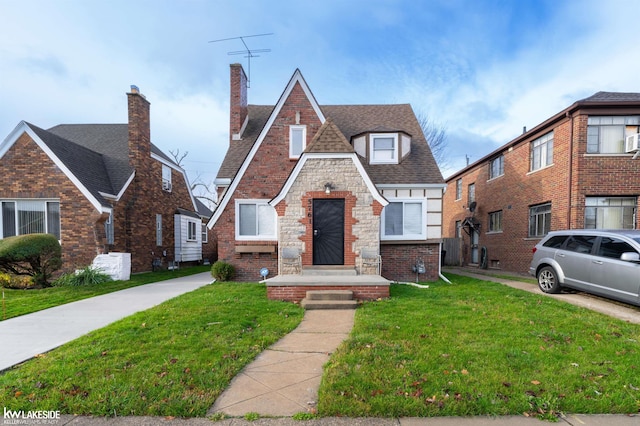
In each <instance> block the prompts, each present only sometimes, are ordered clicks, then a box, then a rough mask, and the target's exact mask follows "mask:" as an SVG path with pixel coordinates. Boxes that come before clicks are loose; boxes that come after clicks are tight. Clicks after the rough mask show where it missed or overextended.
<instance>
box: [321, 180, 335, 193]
mask: <svg viewBox="0 0 640 426" xmlns="http://www.w3.org/2000/svg"><path fill="white" fill-rule="evenodd" d="M332 189H336V188H335V187H334V186H333V185H332V184H331V183H330V182H327V183H325V184H324V193H325V194H327V195H329V194H331V190H332Z"/></svg>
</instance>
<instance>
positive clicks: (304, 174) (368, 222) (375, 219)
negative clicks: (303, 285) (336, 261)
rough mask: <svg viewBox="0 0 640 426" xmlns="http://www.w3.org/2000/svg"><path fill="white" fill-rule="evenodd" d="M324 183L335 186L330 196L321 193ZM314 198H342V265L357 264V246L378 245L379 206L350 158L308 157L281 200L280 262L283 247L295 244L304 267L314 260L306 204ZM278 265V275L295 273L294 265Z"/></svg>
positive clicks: (308, 208) (380, 207)
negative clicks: (343, 231) (343, 213)
mask: <svg viewBox="0 0 640 426" xmlns="http://www.w3.org/2000/svg"><path fill="white" fill-rule="evenodd" d="M326 182H330V183H331V184H332V185H333V186H334V187H335V189H334V190H332V191H331V194H329V195H327V194H325V192H324V184H325V183H326ZM313 198H345V253H344V254H345V265H348V266H355V265H357V254H358V253H359V250H360V248H362V247H378V245H379V243H380V241H379V235H380V213H381V211H382V206H381V205H380V203H378V202H377V201H374V199H373V196H372V195H371V193H370V191H369V188H368V187H367V185H366V184H365V182H364V180H363V178H362V176H361V175H360V173H359V171H358V169H357V168H356V166H355V164H354V163H353V160H352V159H350V158H310V159H308V160H307V162H306V163H305V165H304V167H303V169H302V170H301V171H300V173H299V174H298V176H297V177H296V180H295V182H294V183H293V185H292V186H291V188H290V190H289V193H288V194H287V196H286V197H285V200H284V201H283V202H281V204H282V203H285V205H286V208H285V209H284V211H283V213H284V215H282V214H281V213H279V215H280V217H279V230H278V232H279V241H280V253H279V259H278V260H279V261H280V260H281V259H280V256H281V253H282V248H283V247H296V248H298V249H300V251H301V253H302V264H303V266H305V265H311V264H312V263H313V253H312V251H313V246H312V240H313V236H312V232H313V230H312V226H310V225H312V224H311V222H312V220H313V219H312V218H313V212H312V205H308V204H310V203H311V201H312V199H313ZM278 207H280V206H278ZM277 210H278V211H279V212H280V211H282V209H277ZM349 229H350V230H351V232H349ZM279 264H280V274H281V275H286V274H295V273H296V271H295V269H294V267H292V266H288V265H282V262H279ZM372 271H373V268H372ZM364 272H365V273H375V272H371V271H364Z"/></svg>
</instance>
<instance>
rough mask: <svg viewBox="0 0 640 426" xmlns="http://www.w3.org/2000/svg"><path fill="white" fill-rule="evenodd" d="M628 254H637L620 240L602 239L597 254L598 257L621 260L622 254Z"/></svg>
mask: <svg viewBox="0 0 640 426" xmlns="http://www.w3.org/2000/svg"><path fill="white" fill-rule="evenodd" d="M626 252H633V253H637V251H636V250H635V249H634V248H633V247H631V246H630V245H629V244H627V243H625V242H624V241H622V240H620V239H618V238H610V237H602V239H601V240H600V247H599V248H598V253H597V254H598V256H604V257H611V258H614V259H620V256H622V253H626Z"/></svg>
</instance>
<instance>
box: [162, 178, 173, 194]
mask: <svg viewBox="0 0 640 426" xmlns="http://www.w3.org/2000/svg"><path fill="white" fill-rule="evenodd" d="M162 190H163V191H169V192H171V182H169V181H168V180H163V181H162Z"/></svg>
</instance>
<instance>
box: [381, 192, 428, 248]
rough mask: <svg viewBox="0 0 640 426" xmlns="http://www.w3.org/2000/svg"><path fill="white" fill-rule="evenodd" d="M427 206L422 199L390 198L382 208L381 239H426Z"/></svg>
mask: <svg viewBox="0 0 640 426" xmlns="http://www.w3.org/2000/svg"><path fill="white" fill-rule="evenodd" d="M426 223H427V208H426V202H425V201H424V200H422V199H404V200H401V199H390V200H389V204H388V205H387V206H385V208H384V209H383V210H382V217H381V228H382V232H381V239H383V240H424V239H426V238H427V226H426Z"/></svg>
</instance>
